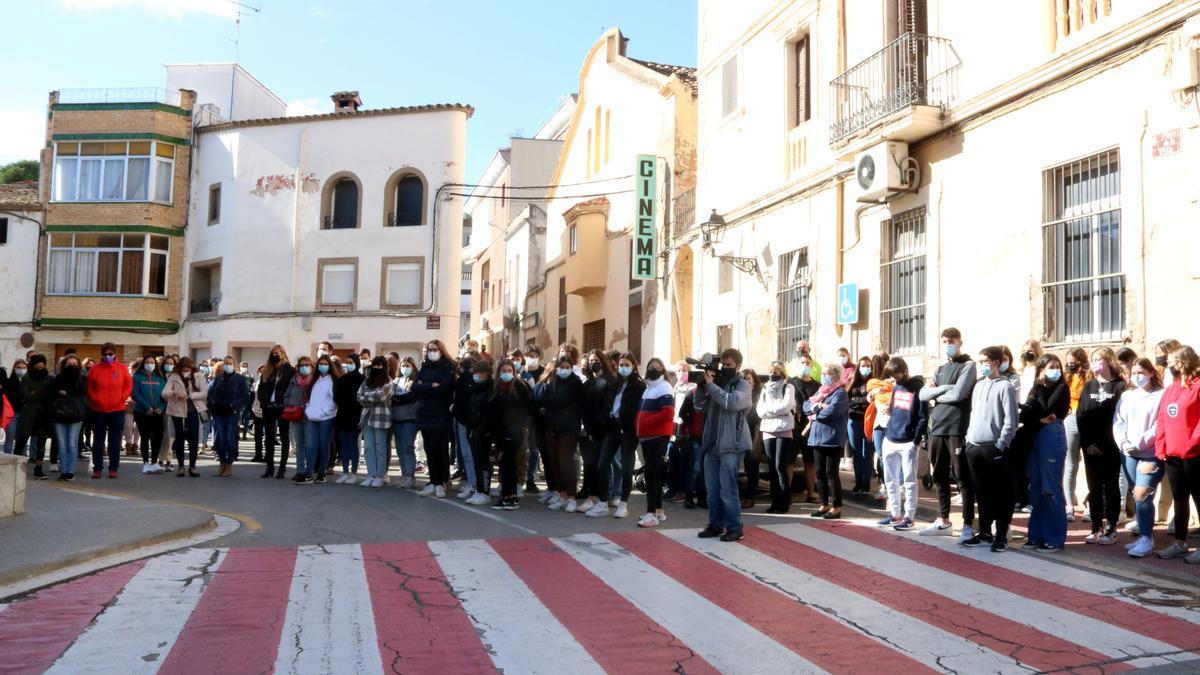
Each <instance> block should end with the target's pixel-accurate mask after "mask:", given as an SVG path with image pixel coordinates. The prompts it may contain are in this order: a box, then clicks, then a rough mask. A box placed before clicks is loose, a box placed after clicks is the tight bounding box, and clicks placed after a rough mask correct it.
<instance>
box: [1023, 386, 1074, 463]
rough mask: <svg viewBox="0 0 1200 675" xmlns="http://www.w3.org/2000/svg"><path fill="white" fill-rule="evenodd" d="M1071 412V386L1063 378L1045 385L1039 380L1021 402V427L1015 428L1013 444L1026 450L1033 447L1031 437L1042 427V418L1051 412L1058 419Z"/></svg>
mask: <svg viewBox="0 0 1200 675" xmlns="http://www.w3.org/2000/svg"><path fill="white" fill-rule="evenodd" d="M1070 412H1071V388H1070V387H1068V386H1067V383H1066V381H1065V380H1062V379H1060V380H1058V381H1057V382H1055V383H1053V384H1050V385H1045V384H1042V383H1041V382H1040V381H1039V382H1038V383H1037V384H1035V385H1033V389H1031V390H1030V391H1029V398H1027V399H1025V401H1024V402H1023V403H1021V410H1020V422H1021V428H1020V429H1017V436H1016V439H1015V440H1014V441H1013V445H1014V446H1015V447H1018V448H1022V449H1025V450H1028V449H1030V448H1032V447H1033V439H1034V438H1035V437H1036V436H1037V434H1038V432H1039V431H1041V430H1042V427H1044V426H1046V425H1044V424H1042V419H1044V418H1046V417H1048V416H1050V415H1051V414H1053V415H1054V416H1055V417H1057V418H1058V421H1060V422H1061V421H1062V420H1064V419H1066V417H1067V414H1068V413H1070Z"/></svg>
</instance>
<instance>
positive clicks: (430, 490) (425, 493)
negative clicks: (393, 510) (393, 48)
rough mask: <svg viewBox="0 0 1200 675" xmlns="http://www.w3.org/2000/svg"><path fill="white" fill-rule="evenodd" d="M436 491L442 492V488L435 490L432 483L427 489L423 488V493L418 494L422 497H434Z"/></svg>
mask: <svg viewBox="0 0 1200 675" xmlns="http://www.w3.org/2000/svg"><path fill="white" fill-rule="evenodd" d="M436 490H441V488H435V487H434V485H433V483H430V484H428V485H426V486H425V487H423V488H421V491H420V492H418V493H417V494H419V495H421V496H422V497H429V496H431V495H433V493H434V492H435V491H436ZM442 496H443V497H444V496H446V495H445V492H444V491H443V493H442Z"/></svg>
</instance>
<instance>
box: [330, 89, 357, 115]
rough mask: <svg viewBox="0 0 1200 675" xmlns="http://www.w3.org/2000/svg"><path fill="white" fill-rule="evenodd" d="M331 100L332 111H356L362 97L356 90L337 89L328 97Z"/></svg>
mask: <svg viewBox="0 0 1200 675" xmlns="http://www.w3.org/2000/svg"><path fill="white" fill-rule="evenodd" d="M329 98H330V99H332V100H333V111H334V112H339V113H348V112H358V109H359V108H361V107H362V99H361V98H359V97H358V92H357V91H339V92H337V93H335V94H334V95H332V96H330V97H329Z"/></svg>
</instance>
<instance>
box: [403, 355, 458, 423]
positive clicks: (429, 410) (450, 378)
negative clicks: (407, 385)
mask: <svg viewBox="0 0 1200 675" xmlns="http://www.w3.org/2000/svg"><path fill="white" fill-rule="evenodd" d="M435 385H436V386H435ZM413 393H414V394H416V395H417V428H418V429H427V430H430V431H433V430H443V431H447V430H449V429H450V403H451V400H452V399H453V398H454V366H452V365H450V362H449V361H447V360H446V359H444V358H442V359H439V360H437V361H430V360H429V359H425V361H424V362H423V363H422V364H421V369H420V370H418V371H417V376H416V378H415V379H414V381H413Z"/></svg>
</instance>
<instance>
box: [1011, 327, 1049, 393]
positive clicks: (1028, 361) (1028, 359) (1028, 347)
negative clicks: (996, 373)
mask: <svg viewBox="0 0 1200 675" xmlns="http://www.w3.org/2000/svg"><path fill="white" fill-rule="evenodd" d="M1044 353H1045V352H1044V351H1043V350H1042V343H1041V342H1038V341H1037V340H1026V341H1025V344H1023V345H1021V370H1020V372H1019V373H1017V374H1018V375H1019V376H1020V382H1021V388H1020V389H1019V390H1018V391H1017V400H1018V401H1024V400H1025V399H1026V398H1028V397H1029V392H1030V391H1031V390H1032V389H1033V385H1034V383H1035V382H1037V362H1038V359H1040V358H1042V354H1044ZM1000 376H1001V377H1008V375H1007V374H1006V373H1004V372H1003V371H1002V372H1001V373H1000Z"/></svg>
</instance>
